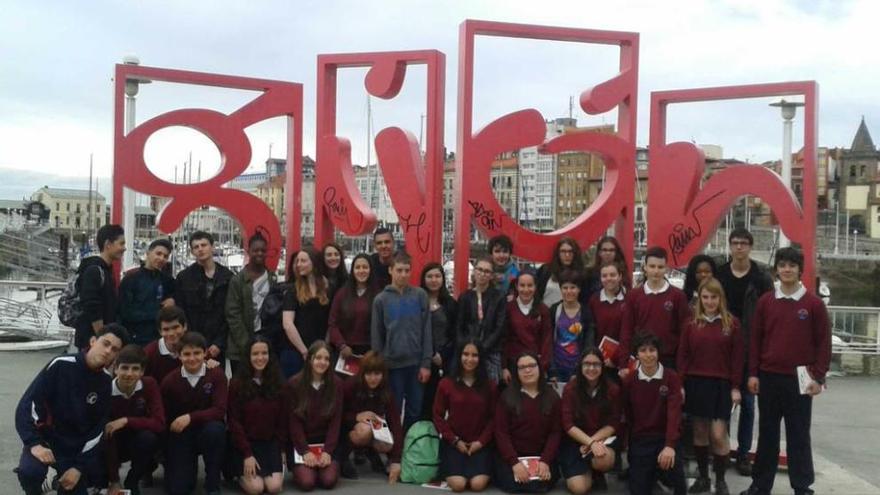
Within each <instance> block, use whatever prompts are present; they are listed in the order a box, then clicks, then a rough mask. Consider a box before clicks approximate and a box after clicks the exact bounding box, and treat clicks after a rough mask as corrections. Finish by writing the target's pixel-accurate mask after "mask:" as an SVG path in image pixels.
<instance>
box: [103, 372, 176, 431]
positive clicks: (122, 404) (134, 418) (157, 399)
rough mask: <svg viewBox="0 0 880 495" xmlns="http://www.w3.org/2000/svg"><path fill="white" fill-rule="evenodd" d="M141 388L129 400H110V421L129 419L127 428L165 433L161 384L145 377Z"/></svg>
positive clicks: (114, 396)
mask: <svg viewBox="0 0 880 495" xmlns="http://www.w3.org/2000/svg"><path fill="white" fill-rule="evenodd" d="M141 387H142V388H141V389H140V390H138V391H137V392H135V393H133V394H132V395H131V397H129V398H126V397H125V396H124V395H116V394H114V395H113V397H112V398H111V399H110V420H111V421H112V420H114V419H119V418H128V424H127V425H126V426H125V427H126V428H129V429H132V430H147V431H152V432H153V433H157V434H158V433H162V432H163V431H165V408H164V406H163V405H162V393H161V392H160V391H159V384H158V383H156V380H153V379H152V378H150V377H149V376H145V377H143V378H141Z"/></svg>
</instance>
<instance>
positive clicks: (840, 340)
mask: <svg viewBox="0 0 880 495" xmlns="http://www.w3.org/2000/svg"><path fill="white" fill-rule="evenodd" d="M828 316H829V318H830V319H831V331H832V343H831V350H832V352H833V353H834V354H866V355H880V308H878V307H871V306H828Z"/></svg>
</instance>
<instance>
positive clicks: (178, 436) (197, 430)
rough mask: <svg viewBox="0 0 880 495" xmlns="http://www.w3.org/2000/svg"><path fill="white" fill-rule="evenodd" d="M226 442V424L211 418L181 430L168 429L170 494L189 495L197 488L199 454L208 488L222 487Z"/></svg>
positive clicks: (167, 453)
mask: <svg viewBox="0 0 880 495" xmlns="http://www.w3.org/2000/svg"><path fill="white" fill-rule="evenodd" d="M225 444H226V425H224V424H223V423H221V422H219V421H211V422H208V423H205V424H202V425H198V426H192V425H190V426H189V427H188V428H187V429H185V430H183V431H182V432H181V433H168V436H167V438H166V454H165V489H166V490H167V491H168V493H169V494H170V495H188V494H189V493H191V492H192V491H194V490H195V488H196V478H197V476H198V466H199V463H198V461H199V455H201V456H202V460H203V461H204V463H205V491H207V492H211V491H219V490H220V466H221V464H222V462H223V453H224V448H225V446H226V445H225Z"/></svg>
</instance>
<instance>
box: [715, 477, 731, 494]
mask: <svg viewBox="0 0 880 495" xmlns="http://www.w3.org/2000/svg"><path fill="white" fill-rule="evenodd" d="M715 495H730V489H729V488H727V482H726V481H724V480H717V481H715Z"/></svg>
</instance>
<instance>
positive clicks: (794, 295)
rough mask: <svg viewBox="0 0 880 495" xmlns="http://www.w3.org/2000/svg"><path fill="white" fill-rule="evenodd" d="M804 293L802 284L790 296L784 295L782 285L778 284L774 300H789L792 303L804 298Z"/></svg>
mask: <svg viewBox="0 0 880 495" xmlns="http://www.w3.org/2000/svg"><path fill="white" fill-rule="evenodd" d="M806 293H807V288H806V287H804V284H800V287H799V288H798V290H796V291H794V293H792V294H788V295H786V294H784V293H783V292H782V285H781V284H779V285H777V286H776V291H775V294H774V295H775V296H776V299H791V300H793V301H800V300H801V298H802V297H804V294H806Z"/></svg>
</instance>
